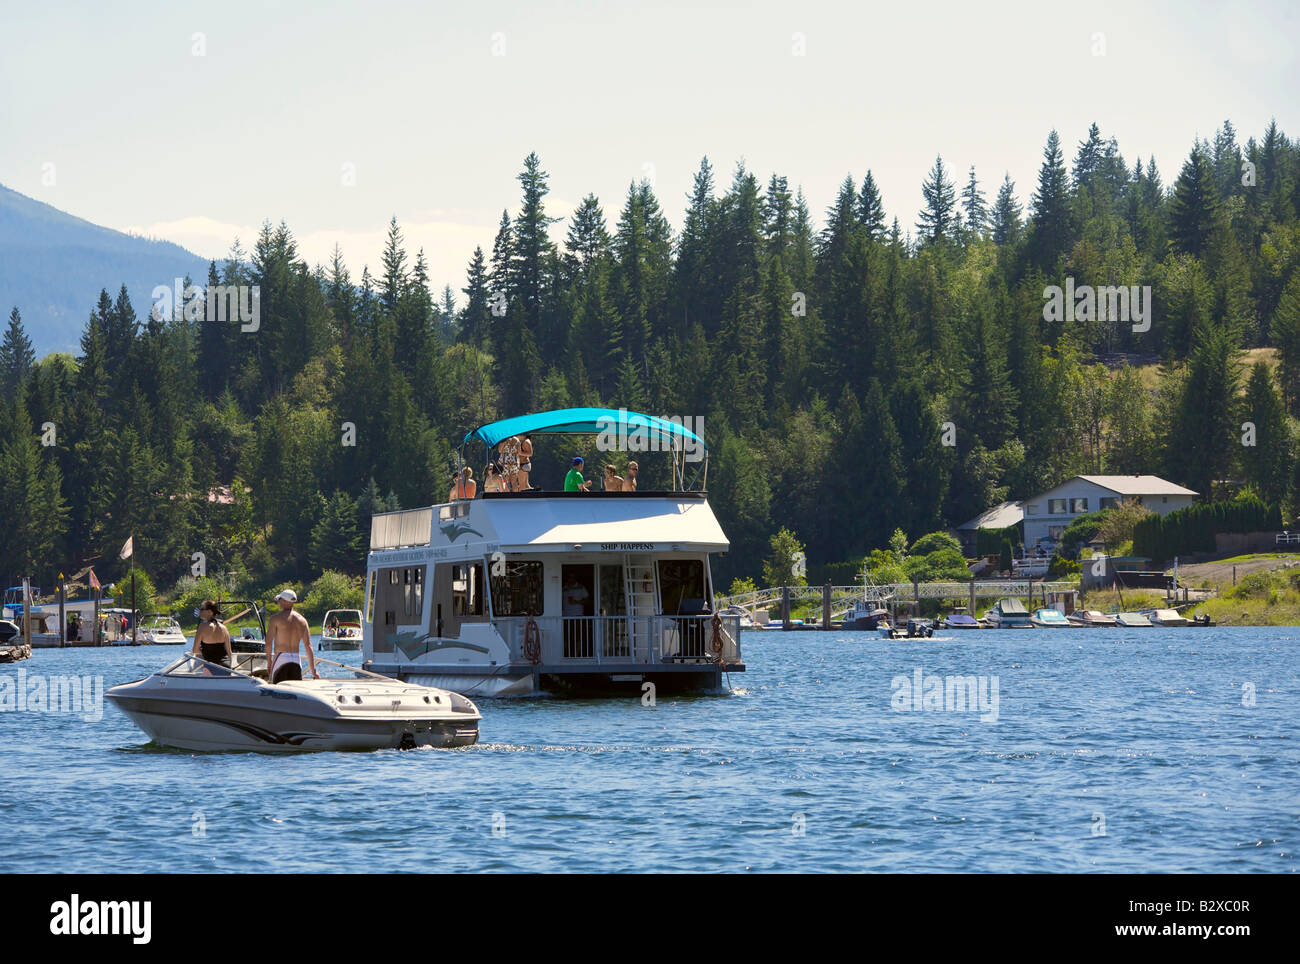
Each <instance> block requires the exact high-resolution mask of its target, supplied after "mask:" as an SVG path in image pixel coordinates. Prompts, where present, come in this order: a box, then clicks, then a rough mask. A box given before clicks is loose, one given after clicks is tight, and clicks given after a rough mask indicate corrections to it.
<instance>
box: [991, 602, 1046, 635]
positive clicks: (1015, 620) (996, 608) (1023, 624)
mask: <svg viewBox="0 0 1300 964" xmlns="http://www.w3.org/2000/svg"><path fill="white" fill-rule="evenodd" d="M984 621H985V622H986V623H988V624H989V626H990V627H991V628H993V629H1032V628H1033V626H1034V624H1033V623H1031V622H1030V621H1029V610H1028V609H1026V608H1025V604H1024V603H1022V602H1021V601H1020V600H1019V599H1013V598H1012V597H1010V596H1007V597H1005V598H1003V599H999V600H998V601H997V602H996V603H994V604H993V608H992V609H990V610H989V611H988V612H986V613H985V614H984Z"/></svg>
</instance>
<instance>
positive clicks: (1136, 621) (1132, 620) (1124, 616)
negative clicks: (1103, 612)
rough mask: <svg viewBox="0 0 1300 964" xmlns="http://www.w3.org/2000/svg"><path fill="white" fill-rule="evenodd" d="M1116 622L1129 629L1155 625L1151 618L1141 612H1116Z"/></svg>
mask: <svg viewBox="0 0 1300 964" xmlns="http://www.w3.org/2000/svg"><path fill="white" fill-rule="evenodd" d="M1115 622H1117V623H1118V624H1119V625H1121V626H1124V627H1126V628H1128V629H1133V628H1136V627H1138V626H1151V625H1153V623H1152V622H1151V620H1149V619H1147V617H1146V616H1143V615H1142V614H1141V613H1116V614H1115Z"/></svg>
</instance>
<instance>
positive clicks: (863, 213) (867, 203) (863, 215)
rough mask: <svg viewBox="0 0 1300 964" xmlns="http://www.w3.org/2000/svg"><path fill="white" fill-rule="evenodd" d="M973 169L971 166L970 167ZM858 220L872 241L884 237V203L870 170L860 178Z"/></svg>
mask: <svg viewBox="0 0 1300 964" xmlns="http://www.w3.org/2000/svg"><path fill="white" fill-rule="evenodd" d="M972 170H973V168H972ZM858 222H859V223H860V224H861V225H862V226H863V227H864V228H866V229H867V237H869V238H870V239H871V240H872V241H883V240H884V238H885V205H884V204H883V202H882V201H881V200H880V189H879V188H877V187H876V179H875V178H874V177H872V175H871V171H867V176H866V177H865V178H863V179H862V190H861V191H859V192H858Z"/></svg>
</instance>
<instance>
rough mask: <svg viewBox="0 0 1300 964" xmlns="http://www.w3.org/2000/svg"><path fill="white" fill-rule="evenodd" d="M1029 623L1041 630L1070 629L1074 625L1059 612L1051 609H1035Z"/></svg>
mask: <svg viewBox="0 0 1300 964" xmlns="http://www.w3.org/2000/svg"><path fill="white" fill-rule="evenodd" d="M1029 622H1030V625H1033V626H1037V627H1038V628H1039V629H1069V628H1070V627H1071V626H1072V625H1074V624H1073V623H1071V622H1070V621H1069V620H1068V619H1066V618H1065V616H1064V614H1062V613H1061V612H1060V611H1059V610H1056V609H1050V608H1049V609H1035V610H1034V614H1033V615H1032V616H1030V617H1029Z"/></svg>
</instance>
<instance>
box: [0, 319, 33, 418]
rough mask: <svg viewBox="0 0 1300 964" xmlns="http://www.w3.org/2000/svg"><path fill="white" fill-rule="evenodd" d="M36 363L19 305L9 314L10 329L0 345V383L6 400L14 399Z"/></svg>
mask: <svg viewBox="0 0 1300 964" xmlns="http://www.w3.org/2000/svg"><path fill="white" fill-rule="evenodd" d="M35 362H36V352H35V351H33V350H32V340H31V339H30V338H28V337H27V333H26V332H25V331H23V318H22V315H21V314H19V312H18V307H17V305H15V306H14V309H13V311H11V312H9V328H8V329H7V330H6V331H5V337H4V342H3V344H0V383H3V386H2V387H3V390H4V395H5V398H13V397H14V395H15V394H16V393H17V392H18V389H19V388H20V387H21V386H22V384H23V382H24V381H25V380H26V378H27V375H28V373H29V372H31V370H32V365H33V364H34V363H35Z"/></svg>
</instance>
